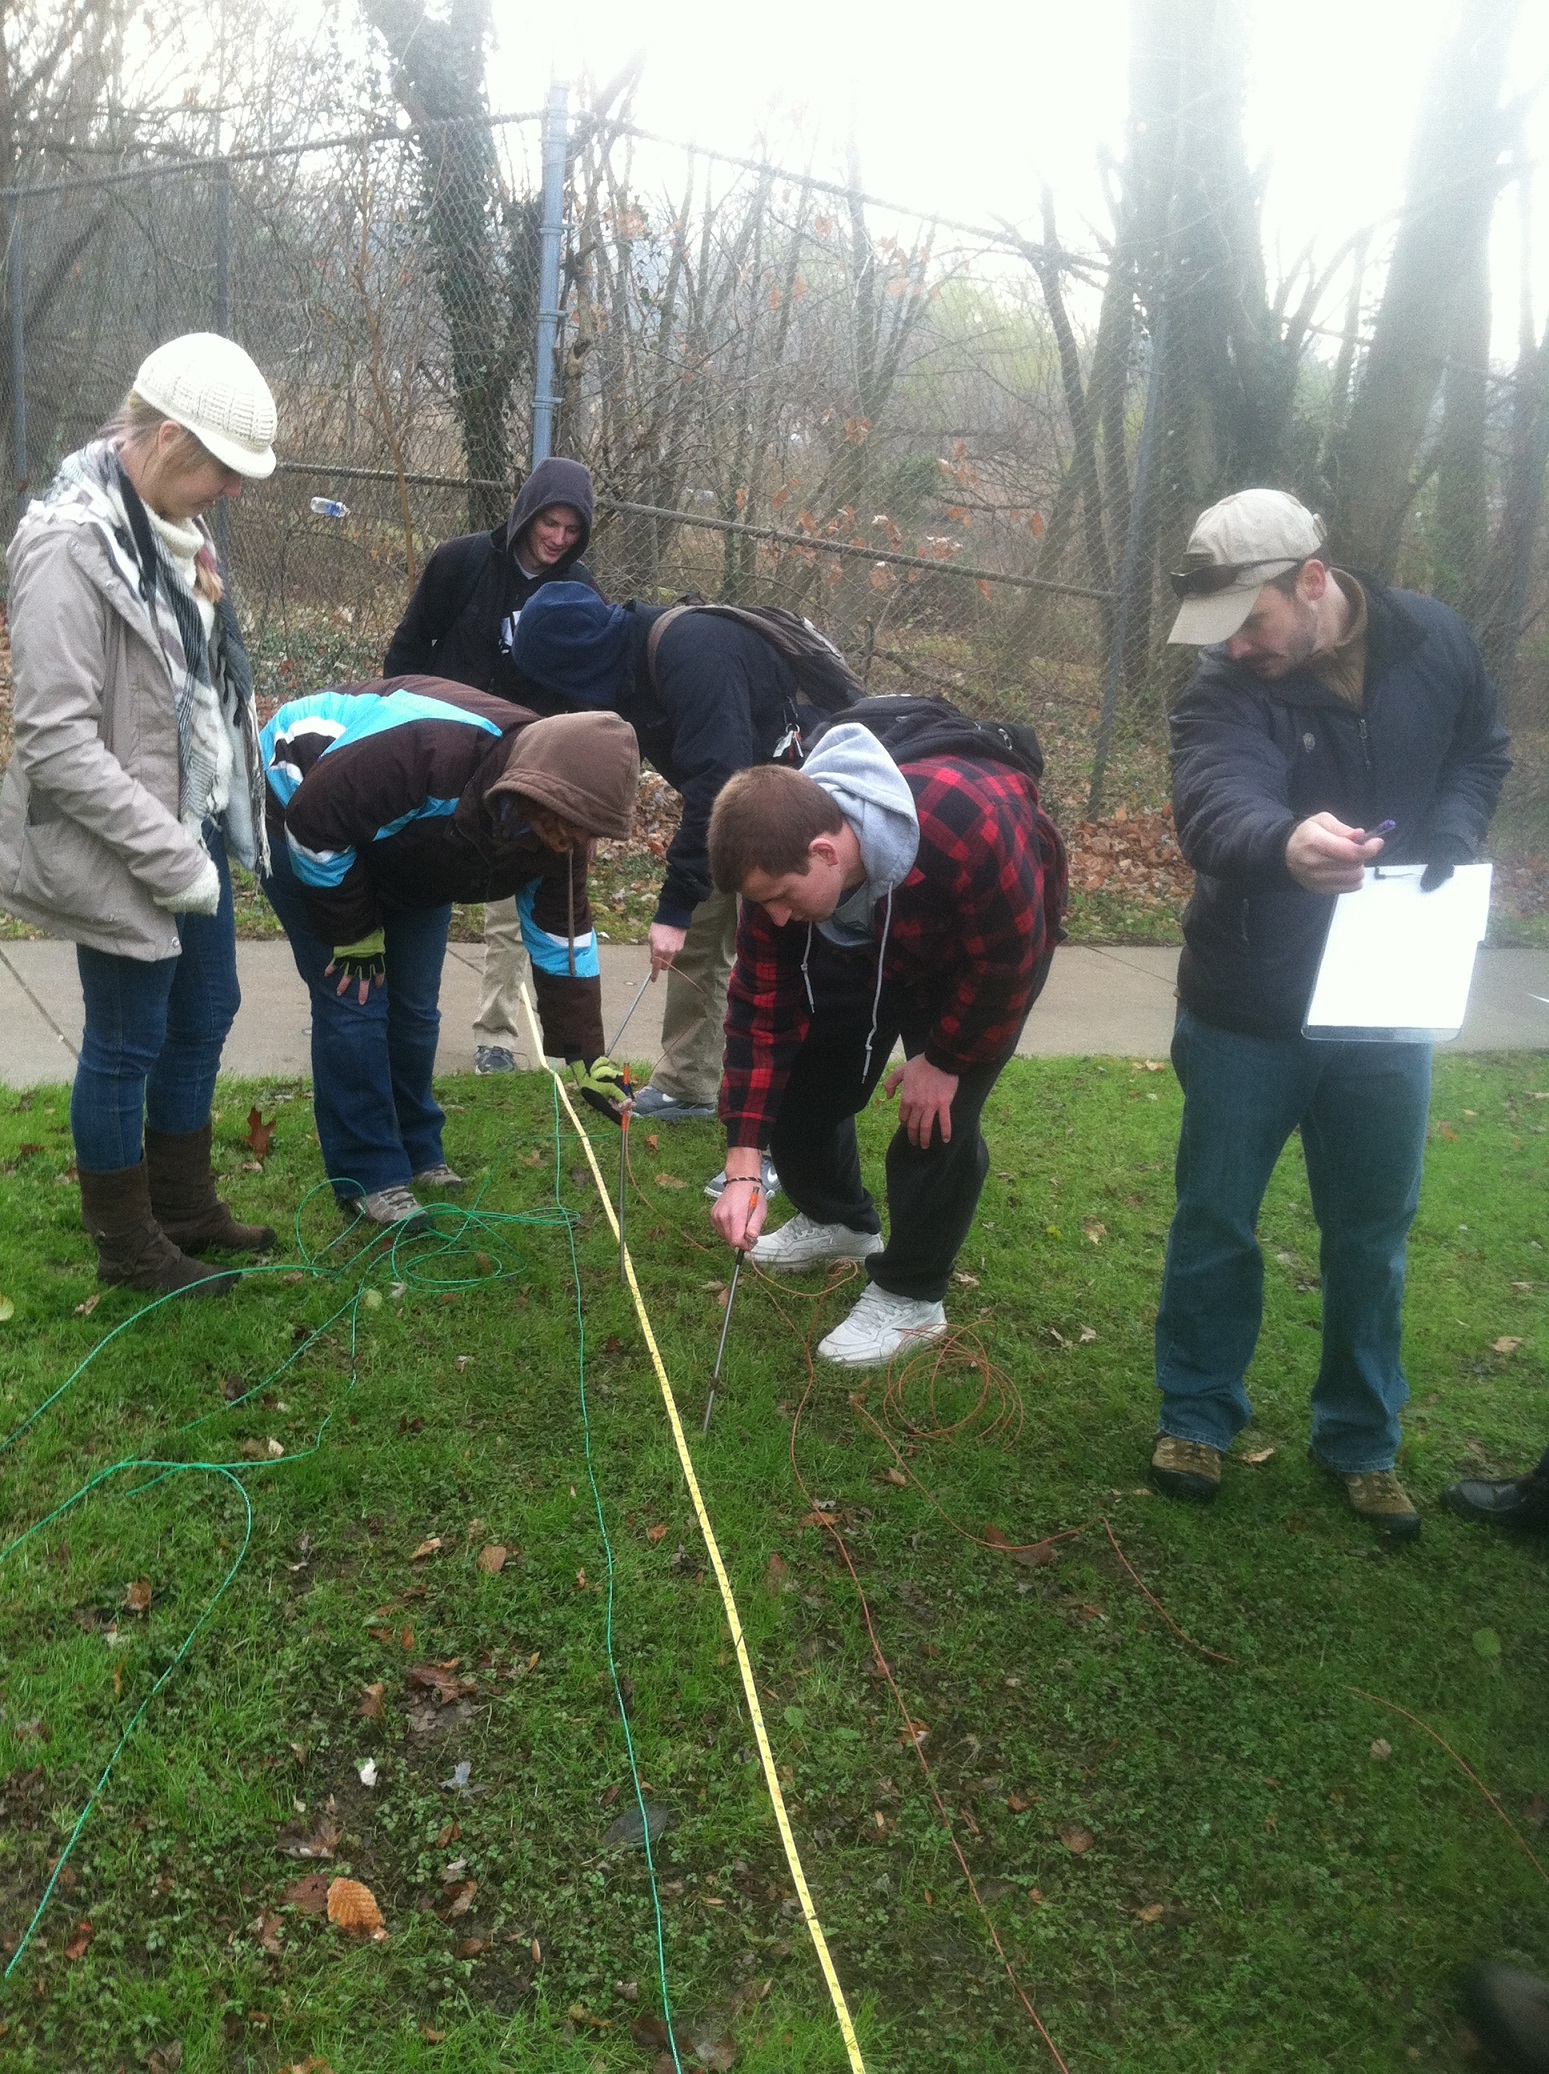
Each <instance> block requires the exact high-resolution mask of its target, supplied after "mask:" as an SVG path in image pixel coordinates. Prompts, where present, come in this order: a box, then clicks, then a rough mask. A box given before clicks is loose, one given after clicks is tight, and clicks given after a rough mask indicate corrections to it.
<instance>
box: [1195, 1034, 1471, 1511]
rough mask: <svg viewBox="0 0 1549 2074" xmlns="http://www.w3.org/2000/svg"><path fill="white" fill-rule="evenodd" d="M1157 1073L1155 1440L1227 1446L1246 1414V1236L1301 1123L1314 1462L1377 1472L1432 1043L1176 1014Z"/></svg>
mask: <svg viewBox="0 0 1549 2074" xmlns="http://www.w3.org/2000/svg"><path fill="white" fill-rule="evenodd" d="M1172 1059H1173V1065H1174V1067H1175V1069H1176V1071H1177V1074H1178V1078H1179V1080H1180V1081H1181V1083H1182V1085H1183V1131H1182V1134H1181V1136H1180V1138H1179V1141H1178V1166H1177V1183H1178V1208H1177V1211H1176V1213H1175V1215H1174V1217H1173V1223H1172V1230H1171V1232H1170V1233H1169V1235H1168V1240H1167V1267H1166V1270H1165V1272H1164V1274H1163V1277H1162V1301H1161V1307H1160V1309H1159V1310H1158V1312H1157V1318H1156V1381H1157V1388H1158V1389H1159V1390H1160V1391H1161V1393H1162V1411H1161V1422H1160V1423H1161V1430H1162V1431H1163V1432H1164V1433H1171V1434H1173V1435H1174V1436H1175V1437H1176V1438H1177V1439H1179V1440H1194V1441H1203V1442H1204V1443H1205V1444H1206V1445H1208V1446H1210V1447H1216V1448H1222V1449H1224V1448H1226V1447H1228V1446H1229V1445H1230V1444H1231V1439H1232V1436H1233V1434H1234V1433H1237V1432H1239V1431H1240V1430H1241V1429H1242V1427H1244V1426H1246V1425H1247V1423H1248V1421H1249V1420H1250V1419H1251V1418H1252V1416H1253V1409H1252V1406H1251V1405H1250V1404H1249V1402H1248V1396H1247V1392H1246V1391H1245V1390H1244V1389H1243V1380H1242V1379H1243V1375H1244V1373H1245V1371H1246V1369H1247V1366H1248V1363H1249V1361H1250V1360H1251V1359H1252V1358H1253V1349H1254V1345H1255V1343H1256V1342H1257V1340H1258V1336H1259V1325H1260V1322H1261V1319H1262V1317H1263V1308H1264V1262H1263V1257H1262V1255H1261V1254H1260V1252H1259V1248H1258V1241H1257V1239H1256V1238H1255V1236H1254V1230H1255V1226H1256V1225H1257V1222H1258V1214H1259V1205H1260V1204H1261V1203H1262V1202H1263V1200H1264V1191H1265V1189H1266V1188H1267V1187H1268V1185H1269V1177H1270V1175H1271V1174H1272V1173H1273V1171H1274V1167H1275V1162H1276V1160H1277V1159H1278V1158H1279V1157H1280V1153H1281V1150H1282V1148H1283V1147H1284V1145H1285V1142H1286V1140H1287V1138H1289V1137H1290V1135H1291V1133H1292V1131H1293V1130H1295V1129H1296V1127H1297V1126H1298V1125H1300V1126H1301V1133H1302V1157H1303V1159H1304V1160H1305V1161H1306V1165H1307V1185H1308V1188H1309V1190H1310V1192H1311V1195H1312V1208H1313V1214H1314V1216H1315V1217H1316V1218H1317V1220H1318V1230H1319V1232H1320V1233H1321V1235H1322V1246H1321V1251H1320V1255H1319V1267H1320V1271H1321V1276H1322V1289H1323V1360H1322V1364H1321V1366H1320V1367H1319V1370H1318V1379H1317V1382H1316V1383H1315V1384H1314V1385H1313V1392H1312V1446H1313V1451H1314V1453H1315V1454H1316V1455H1317V1456H1318V1457H1319V1459H1320V1460H1322V1461H1324V1462H1326V1463H1328V1465H1329V1466H1330V1467H1331V1468H1333V1469H1336V1470H1338V1471H1340V1473H1341V1474H1343V1475H1346V1476H1355V1475H1359V1474H1362V1473H1364V1472H1365V1471H1367V1470H1372V1469H1391V1468H1392V1466H1393V1462H1394V1458H1395V1456H1396V1455H1397V1452H1398V1443H1399V1438H1400V1429H1399V1422H1398V1414H1399V1410H1400V1408H1401V1406H1402V1405H1403V1404H1404V1402H1405V1400H1406V1399H1407V1398H1408V1396H1409V1385H1408V1384H1407V1383H1406V1382H1405V1380H1404V1371H1403V1369H1402V1368H1401V1367H1400V1365H1399V1340H1400V1335H1401V1331H1402V1325H1403V1305H1404V1247H1405V1241H1406V1239H1407V1238H1408V1235H1409V1227H1410V1224H1411V1223H1412V1222H1413V1220H1414V1214H1415V1209H1416V1206H1417V1205H1418V1203H1419V1200H1420V1168H1421V1163H1422V1161H1423V1158H1424V1154H1425V1126H1426V1116H1427V1111H1428V1108H1429V1105H1430V1094H1431V1053H1430V1047H1429V1045H1425V1044H1321V1043H1316V1042H1314V1041H1312V1040H1311V1039H1308V1038H1306V1037H1302V1036H1296V1037H1249V1036H1244V1035H1243V1034H1241V1033H1240V1032H1238V1031H1235V1030H1222V1029H1218V1028H1217V1027H1216V1026H1215V1025H1214V1024H1211V1023H1204V1022H1201V1021H1200V1019H1199V1018H1198V1017H1197V1016H1195V1015H1191V1014H1190V1012H1189V1010H1188V1009H1186V1008H1181V1009H1180V1010H1179V1011H1178V1021H1177V1026H1176V1028H1175V1030H1174V1032H1173V1045H1172Z"/></svg>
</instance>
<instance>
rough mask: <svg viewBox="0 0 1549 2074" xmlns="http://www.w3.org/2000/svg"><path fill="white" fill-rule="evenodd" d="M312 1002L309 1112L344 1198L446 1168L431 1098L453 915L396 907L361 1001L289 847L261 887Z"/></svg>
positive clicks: (446, 910) (281, 848)
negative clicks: (329, 969)
mask: <svg viewBox="0 0 1549 2074" xmlns="http://www.w3.org/2000/svg"><path fill="white" fill-rule="evenodd" d="M264 892H265V893H266V894H267V895H268V897H269V902H270V905H271V906H272V907H273V909H274V911H275V913H276V914H277V915H278V916H279V918H280V920H281V921H282V922H283V923H284V925H285V934H286V935H287V937H289V939H290V949H291V956H292V957H293V958H294V959H295V961H296V970H297V971H298V972H299V973H300V974H301V977H302V978H303V979H304V980H305V981H306V984H307V991H308V992H309V994H310V995H311V997H312V1108H313V1113H314V1114H315V1116H316V1118H317V1135H318V1140H319V1142H320V1143H321V1145H322V1148H323V1165H324V1167H325V1168H326V1169H327V1172H328V1178H329V1180H330V1181H331V1182H332V1183H333V1185H334V1192H335V1194H337V1195H339V1196H343V1197H349V1196H355V1195H375V1194H376V1193H377V1191H378V1190H379V1189H383V1188H401V1187H403V1186H405V1185H406V1184H407V1183H408V1182H409V1181H411V1180H412V1179H413V1178H414V1176H415V1175H416V1174H423V1173H425V1172H426V1171H427V1170H428V1169H429V1168H431V1167H436V1166H439V1165H440V1164H441V1161H442V1151H441V1127H442V1125H443V1124H444V1123H445V1121H446V1118H445V1116H444V1115H443V1113H442V1111H441V1109H440V1107H439V1105H438V1104H437V1102H436V1098H435V1095H434V1093H433V1092H432V1090H431V1077H432V1075H433V1074H434V1072H435V1066H436V1043H437V1040H438V1038H439V1037H440V1034H441V1007H440V1001H441V966H442V963H443V961H444V959H445V957H446V937H447V930H448V928H449V927H450V924H451V920H452V910H451V908H450V907H409V908H392V909H390V910H389V911H388V913H387V914H386V916H385V917H384V919H383V940H384V942H385V945H386V951H387V984H386V986H385V987H373V988H372V989H371V991H370V993H369V994H368V995H367V997H366V999H365V1001H364V1002H361V1001H359V1000H357V998H356V993H357V990H356V988H354V987H353V986H352V987H350V988H349V989H348V990H347V992H346V993H344V994H343V995H341V994H340V993H339V992H338V991H337V989H338V975H337V974H335V975H334V977H333V978H332V979H325V978H324V977H323V968H324V967H325V966H326V965H327V964H328V963H329V961H330V960H331V959H332V957H333V950H332V947H331V946H330V945H328V944H326V943H324V942H323V941H322V940H321V938H320V937H319V936H317V934H316V933H315V932H314V930H313V927H312V922H311V918H310V916H309V914H308V911H307V904H306V896H305V894H304V893H303V890H302V887H301V884H300V881H299V880H298V879H297V877H296V875H295V873H294V872H293V871H292V869H291V863H290V858H289V857H288V856H287V855H286V852H285V845H284V843H283V841H281V842H276V843H275V844H274V845H273V850H272V855H271V871H270V876H269V877H268V878H267V879H265V880H264Z"/></svg>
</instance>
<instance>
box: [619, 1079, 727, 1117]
mask: <svg viewBox="0 0 1549 2074" xmlns="http://www.w3.org/2000/svg"><path fill="white" fill-rule="evenodd" d="M635 1115H636V1116H637V1117H639V1116H644V1117H648V1118H649V1120H650V1121H651V1122H652V1123H714V1121H715V1104H714V1103H713V1102H680V1101H679V1100H678V1098H677V1096H676V1095H669V1094H667V1093H665V1092H664V1091H663V1090H662V1089H661V1088H659V1087H652V1086H651V1084H650V1082H649V1081H647V1082H646V1084H645V1086H644V1087H643V1088H641V1089H640V1091H639V1093H638V1094H637V1095H636V1096H635Z"/></svg>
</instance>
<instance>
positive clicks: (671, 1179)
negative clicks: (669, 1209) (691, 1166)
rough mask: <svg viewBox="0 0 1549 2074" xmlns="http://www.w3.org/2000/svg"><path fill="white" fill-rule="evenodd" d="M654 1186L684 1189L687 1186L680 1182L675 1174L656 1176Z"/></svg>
mask: <svg viewBox="0 0 1549 2074" xmlns="http://www.w3.org/2000/svg"><path fill="white" fill-rule="evenodd" d="M656 1185H657V1187H658V1188H685V1187H687V1185H688V1184H687V1183H686V1182H683V1181H680V1180H679V1179H678V1177H677V1175H676V1174H658V1175H657V1177H656Z"/></svg>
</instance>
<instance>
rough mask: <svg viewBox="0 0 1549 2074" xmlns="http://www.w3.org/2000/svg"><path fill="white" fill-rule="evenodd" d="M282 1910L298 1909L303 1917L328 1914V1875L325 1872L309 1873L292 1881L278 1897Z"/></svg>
mask: <svg viewBox="0 0 1549 2074" xmlns="http://www.w3.org/2000/svg"><path fill="white" fill-rule="evenodd" d="M280 1906H281V1907H282V1908H295V1909H299V1910H300V1911H301V1913H302V1915H304V1916H325V1915H327V1913H328V1875H327V1873H325V1872H309V1873H306V1874H304V1875H303V1876H302V1878H300V1879H299V1880H292V1881H291V1883H290V1885H289V1886H288V1887H287V1888H286V1889H285V1892H284V1893H283V1894H282V1895H281V1896H280Z"/></svg>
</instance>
